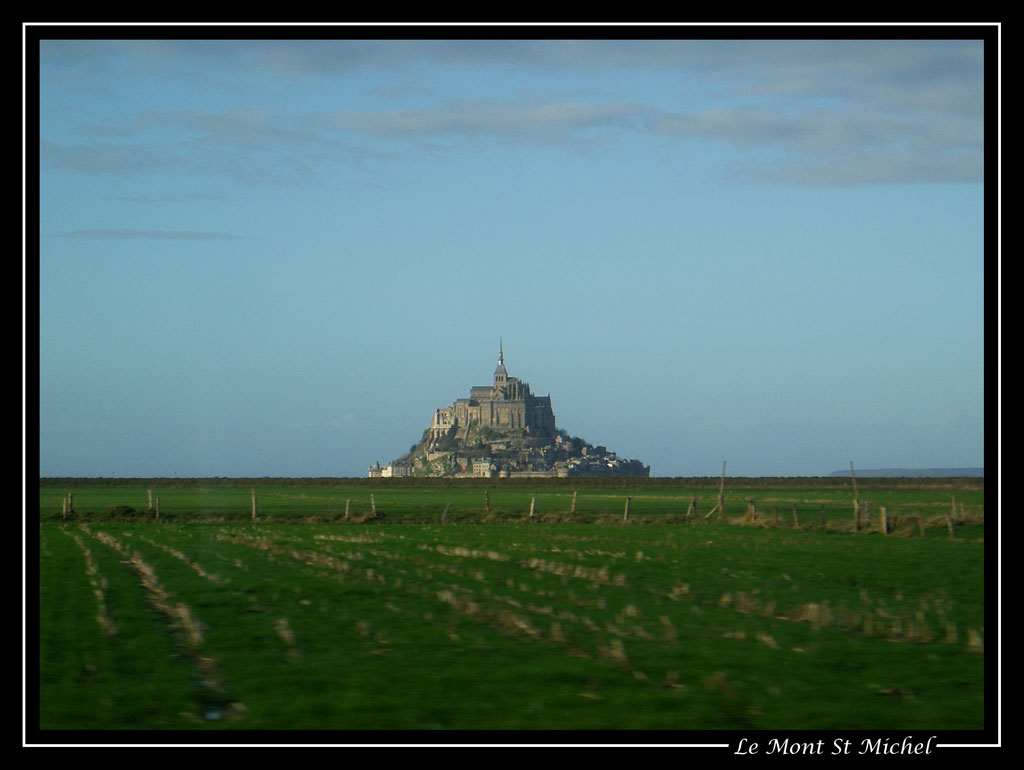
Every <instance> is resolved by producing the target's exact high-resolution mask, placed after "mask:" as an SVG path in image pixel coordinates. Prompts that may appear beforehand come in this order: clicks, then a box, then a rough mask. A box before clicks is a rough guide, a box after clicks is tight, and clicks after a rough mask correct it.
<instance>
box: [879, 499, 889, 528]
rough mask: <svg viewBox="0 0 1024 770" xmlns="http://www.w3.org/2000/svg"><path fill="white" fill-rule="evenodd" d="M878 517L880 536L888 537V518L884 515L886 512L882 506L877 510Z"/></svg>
mask: <svg viewBox="0 0 1024 770" xmlns="http://www.w3.org/2000/svg"><path fill="white" fill-rule="evenodd" d="M879 515H880V517H881V520H880V521H879V525H880V528H881V531H882V534H883V535H888V534H889V517H888V516H887V515H886V511H885V506H884V505H883V506H882V507H881V509H880V510H879Z"/></svg>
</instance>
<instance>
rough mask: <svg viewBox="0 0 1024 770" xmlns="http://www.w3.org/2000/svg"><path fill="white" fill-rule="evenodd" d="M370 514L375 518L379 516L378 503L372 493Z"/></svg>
mask: <svg viewBox="0 0 1024 770" xmlns="http://www.w3.org/2000/svg"><path fill="white" fill-rule="evenodd" d="M370 512H371V513H372V514H373V515H374V516H376V515H377V501H376V500H375V499H374V497H373V493H372V492H371V493H370Z"/></svg>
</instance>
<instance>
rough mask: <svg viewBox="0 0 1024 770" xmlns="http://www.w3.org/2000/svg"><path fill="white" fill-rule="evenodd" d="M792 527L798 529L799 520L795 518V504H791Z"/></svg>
mask: <svg viewBox="0 0 1024 770" xmlns="http://www.w3.org/2000/svg"><path fill="white" fill-rule="evenodd" d="M793 526H794V527H795V528H796V529H800V519H798V518H797V517H796V503H793Z"/></svg>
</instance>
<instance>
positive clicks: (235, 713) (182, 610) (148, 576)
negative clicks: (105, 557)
mask: <svg viewBox="0 0 1024 770" xmlns="http://www.w3.org/2000/svg"><path fill="white" fill-rule="evenodd" d="M80 529H81V530H82V531H83V532H85V533H86V534H88V535H91V536H92V537H94V538H95V539H96V540H99V541H100V542H101V543H103V544H104V545H107V546H109V547H110V548H112V549H114V550H115V551H117V552H118V553H119V554H120V555H121V556H122V557H123V559H122V563H123V564H126V565H127V566H128V567H129V569H131V571H132V572H133V573H134V574H135V576H136V578H137V579H138V581H139V583H140V585H141V586H142V588H143V590H144V592H145V595H146V599H147V601H148V602H149V604H150V606H151V607H153V609H155V610H156V611H157V612H159V613H160V614H161V615H163V616H164V617H165V618H166V619H167V622H168V624H169V625H170V627H171V628H172V629H173V630H175V631H176V632H178V633H179V634H180V635H181V637H182V639H183V641H184V644H183V645H182V646H183V647H184V648H185V650H186V652H187V654H188V656H189V658H190V660H191V661H192V664H193V666H194V667H195V670H196V678H197V680H198V682H199V684H200V686H201V687H202V689H203V692H204V697H203V701H204V704H205V714H204V716H205V718H206V719H208V720H220V719H231V718H236V717H239V716H241V715H242V714H244V713H245V710H246V708H245V705H244V704H242V703H240V702H238V701H237V700H235V699H234V698H232V697H230V695H229V693H228V688H227V686H226V685H225V683H224V682H223V680H222V679H221V678H220V676H219V675H218V673H217V662H216V661H215V660H214V659H213V658H211V657H209V656H208V655H204V654H203V626H202V624H201V623H200V622H199V620H198V619H197V618H196V617H195V616H194V615H193V614H192V611H191V609H190V608H189V607H188V605H187V604H184V603H183V602H178V601H175V599H174V597H173V596H171V594H170V593H168V591H167V590H166V589H165V588H164V587H163V585H162V584H161V583H160V580H159V578H158V577H157V575H156V572H155V571H154V569H153V567H152V566H151V565H149V564H148V563H147V562H146V561H145V560H144V559H143V558H142V555H141V554H140V553H139V552H138V551H134V550H132V549H131V548H130V547H129V546H128V545H126V544H125V543H122V542H121V541H120V540H118V539H117V538H115V537H113V536H112V535H110V534H108V533H106V532H102V531H97V532H94V531H92V530H91V529H90V528H89V526H88V525H87V524H82V525H80ZM186 561H187V560H186ZM190 566H191V565H190Z"/></svg>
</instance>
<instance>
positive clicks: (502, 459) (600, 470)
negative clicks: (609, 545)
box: [369, 343, 651, 478]
mask: <svg viewBox="0 0 1024 770" xmlns="http://www.w3.org/2000/svg"><path fill="white" fill-rule="evenodd" d="M650 472H651V469H650V467H648V466H645V465H644V464H643V463H641V462H640V461H639V460H624V459H621V458H619V457H618V456H617V455H616V454H615V453H614V452H609V451H608V450H607V449H606V448H605V447H602V446H598V447H595V446H592V445H591V444H588V443H587V442H586V441H584V440H583V439H580V438H573V437H571V436H570V435H569V434H568V433H566V432H565V431H563V430H559V429H558V428H557V427H556V425H555V413H554V412H553V411H552V409H551V396H550V395H547V396H535V395H534V394H533V392H532V391H531V390H530V385H529V383H526V382H524V381H522V380H520V379H519V378H518V377H510V376H509V374H508V370H506V368H505V351H504V346H503V345H502V344H500V343H499V345H498V365H497V367H496V368H495V369H494V382H493V384H491V385H478V386H474V387H471V388H470V390H469V398H460V399H458V400H456V402H455V403H454V404H452V405H451V406H447V407H442V408H440V409H435V410H434V415H433V417H432V418H431V421H430V426H429V427H428V428H427V429H426V430H425V431H424V432H423V437H422V439H421V441H420V442H419V443H418V444H415V445H413V447H412V448H411V449H410V451H409V453H408V454H406V455H404V456H403V457H401V458H399V459H398V460H395V461H394V462H392V463H391V464H389V465H387V466H384V467H381V465H380V463H379V462H378V463H375V464H374V465H373V466H371V468H370V472H369V475H370V477H371V478H373V477H381V478H388V477H397V476H453V477H473V476H475V477H503V478H508V477H522V476H527V477H529V476H564V477H568V476H649V475H650Z"/></svg>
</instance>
